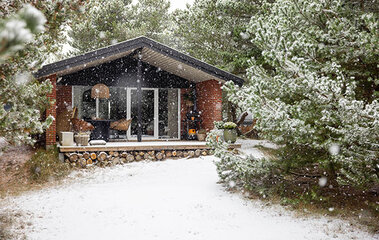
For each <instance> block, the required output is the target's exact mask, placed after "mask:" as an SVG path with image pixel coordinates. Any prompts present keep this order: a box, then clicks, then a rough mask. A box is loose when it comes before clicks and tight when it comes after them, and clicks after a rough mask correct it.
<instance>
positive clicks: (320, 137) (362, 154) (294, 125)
mask: <svg viewBox="0 0 379 240" xmlns="http://www.w3.org/2000/svg"><path fill="white" fill-rule="evenodd" d="M378 22H379V21H378V14H377V13H371V12H364V11H363V10H362V9H360V8H359V7H351V6H349V4H348V3H346V1H342V0H336V1H325V0H304V1H294V0H278V1H275V3H265V4H263V5H262V8H261V11H260V12H259V13H258V14H257V15H256V16H254V17H253V18H252V19H251V23H250V25H249V26H248V31H249V33H250V35H251V36H252V39H251V41H252V42H253V43H254V44H255V45H257V46H258V47H259V48H260V49H261V50H262V55H263V58H264V60H265V64H259V63H258V62H256V61H255V60H254V59H253V60H251V68H250V69H248V76H249V82H248V83H247V84H245V86H243V87H242V88H239V87H237V86H235V85H234V84H233V83H231V82H229V83H227V84H226V86H225V87H224V89H225V90H226V91H227V92H228V93H229V100H230V101H232V102H234V103H235V104H238V105H239V106H240V107H241V108H242V109H244V110H248V111H250V112H251V113H252V114H253V115H254V117H255V118H256V119H257V124H256V128H257V129H258V130H259V131H260V132H261V134H262V136H263V137H265V138H266V139H269V140H271V141H273V142H275V143H278V144H281V145H286V146H295V147H296V148H297V149H304V150H306V151H310V152H313V153H321V154H320V157H319V158H313V159H312V161H313V162H317V163H320V166H325V170H326V171H327V172H328V173H329V176H330V177H337V180H338V181H339V182H340V183H344V184H354V185H365V184H373V183H378V182H379V160H378V159H379V100H378V96H379V95H378V89H379V87H378V85H379V79H378V54H379V50H378V49H379V48H378V46H379V32H378V29H379V28H378ZM332 146H334V148H335V149H336V150H337V151H331V152H329V149H330V148H331V147H332ZM288 151H291V150H290V148H289V149H288ZM306 151H304V156H305V153H306ZM300 152H301V151H300ZM220 156H223V157H222V160H221V161H227V164H237V165H238V164H240V162H241V160H240V159H239V157H235V158H234V157H233V156H229V155H228V153H227V152H224V153H220ZM295 159H296V158H295ZM250 167H253V166H250V165H249V170H247V168H246V167H245V166H243V167H241V169H242V168H244V169H245V170H246V171H250ZM238 169H239V167H238ZM245 170H242V171H245ZM238 171H239V170H238Z"/></svg>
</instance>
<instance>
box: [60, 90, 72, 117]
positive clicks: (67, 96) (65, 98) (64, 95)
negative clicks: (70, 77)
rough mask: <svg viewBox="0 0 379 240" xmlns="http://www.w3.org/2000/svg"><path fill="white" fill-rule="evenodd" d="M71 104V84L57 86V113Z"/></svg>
mask: <svg viewBox="0 0 379 240" xmlns="http://www.w3.org/2000/svg"><path fill="white" fill-rule="evenodd" d="M71 106H72V86H64V85H58V86H57V115H59V113H61V112H63V111H64V110H65V109H67V107H70V108H71Z"/></svg>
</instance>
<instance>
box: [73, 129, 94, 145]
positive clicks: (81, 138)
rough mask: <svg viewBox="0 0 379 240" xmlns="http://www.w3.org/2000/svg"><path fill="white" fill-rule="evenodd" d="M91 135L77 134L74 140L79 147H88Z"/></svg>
mask: <svg viewBox="0 0 379 240" xmlns="http://www.w3.org/2000/svg"><path fill="white" fill-rule="evenodd" d="M89 137H90V133H88V132H79V133H77V134H75V136H74V139H75V142H76V144H77V145H78V146H88V142H89Z"/></svg>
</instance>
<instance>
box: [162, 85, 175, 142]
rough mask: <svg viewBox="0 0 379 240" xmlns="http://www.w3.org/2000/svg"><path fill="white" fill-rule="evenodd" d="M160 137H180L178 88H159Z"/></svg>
mask: <svg viewBox="0 0 379 240" xmlns="http://www.w3.org/2000/svg"><path fill="white" fill-rule="evenodd" d="M158 112H159V137H160V138H177V137H178V125H179V123H178V119H179V116H178V89H172V88H167V89H159V110H158Z"/></svg>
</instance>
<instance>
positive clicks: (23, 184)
mask: <svg viewBox="0 0 379 240" xmlns="http://www.w3.org/2000/svg"><path fill="white" fill-rule="evenodd" d="M31 155H32V156H31V157H30V158H29V159H27V160H26V161H25V162H23V163H22V164H16V165H11V166H8V167H6V168H4V169H0V173H1V174H0V176H3V178H0V198H3V197H6V196H9V195H18V194H20V193H23V192H25V191H29V190H35V189H40V188H42V187H45V186H46V185H47V184H51V183H56V182H57V181H59V180H61V179H63V178H64V177H65V176H67V175H68V174H69V173H70V172H71V171H72V168H71V166H70V165H69V164H68V163H63V162H61V161H59V159H58V149H57V148H53V149H49V150H45V149H42V148H40V149H37V150H34V152H33V153H32V154H31ZM0 239H1V238H0Z"/></svg>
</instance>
